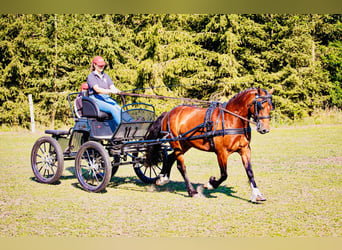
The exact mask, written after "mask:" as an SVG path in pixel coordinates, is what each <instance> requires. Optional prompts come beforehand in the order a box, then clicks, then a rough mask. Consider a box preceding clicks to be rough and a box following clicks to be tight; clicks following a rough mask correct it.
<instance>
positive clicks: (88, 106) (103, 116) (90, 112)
mask: <svg viewBox="0 0 342 250" xmlns="http://www.w3.org/2000/svg"><path fill="white" fill-rule="evenodd" d="M82 116H84V117H88V118H97V119H100V120H112V119H113V117H112V115H111V114H109V113H106V112H103V111H100V110H99V107H98V106H97V104H96V102H95V101H94V100H93V99H91V98H89V97H87V96H82Z"/></svg>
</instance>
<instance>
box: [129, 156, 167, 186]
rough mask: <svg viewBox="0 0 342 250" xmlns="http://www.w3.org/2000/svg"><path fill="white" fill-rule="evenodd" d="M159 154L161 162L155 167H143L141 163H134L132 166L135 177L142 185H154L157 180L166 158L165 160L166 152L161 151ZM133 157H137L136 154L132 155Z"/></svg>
mask: <svg viewBox="0 0 342 250" xmlns="http://www.w3.org/2000/svg"><path fill="white" fill-rule="evenodd" d="M161 153H162V157H163V158H162V159H163V160H162V161H161V162H159V163H158V164H157V165H153V166H151V167H149V166H145V165H144V164H143V163H135V164H134V165H133V167H134V171H135V173H136V175H137V176H138V177H139V179H140V180H142V181H143V182H144V183H147V184H155V183H156V181H157V180H158V179H159V175H160V172H161V170H162V168H163V164H164V163H165V162H166V158H167V152H166V151H162V152H161ZM133 155H134V156H138V155H137V154H133Z"/></svg>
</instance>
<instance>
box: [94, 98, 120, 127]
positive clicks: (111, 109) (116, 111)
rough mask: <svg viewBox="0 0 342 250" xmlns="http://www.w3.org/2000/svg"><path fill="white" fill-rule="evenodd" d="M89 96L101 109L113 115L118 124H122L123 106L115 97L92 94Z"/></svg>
mask: <svg viewBox="0 0 342 250" xmlns="http://www.w3.org/2000/svg"><path fill="white" fill-rule="evenodd" d="M89 97H90V98H92V99H93V100H94V101H95V102H96V104H97V106H98V107H99V110H100V111H103V112H106V113H110V114H111V115H112V116H113V120H114V121H115V123H116V125H119V124H120V122H121V107H120V106H119V104H118V103H117V102H116V101H115V100H114V99H113V98H111V97H110V96H109V95H90V96H89Z"/></svg>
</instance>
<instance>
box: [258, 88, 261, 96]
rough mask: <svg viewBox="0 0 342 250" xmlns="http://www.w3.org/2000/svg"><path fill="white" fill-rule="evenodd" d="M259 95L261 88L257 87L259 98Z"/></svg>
mask: <svg viewBox="0 0 342 250" xmlns="http://www.w3.org/2000/svg"><path fill="white" fill-rule="evenodd" d="M260 95H261V88H260V87H258V96H260Z"/></svg>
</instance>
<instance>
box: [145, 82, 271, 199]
mask: <svg viewBox="0 0 342 250" xmlns="http://www.w3.org/2000/svg"><path fill="white" fill-rule="evenodd" d="M272 93H273V89H272V90H270V91H266V90H264V89H261V88H249V89H246V90H244V91H242V92H240V93H238V94H236V95H235V96H234V97H233V98H231V99H230V100H229V102H228V103H225V104H216V105H214V107H213V108H212V109H211V111H210V112H209V108H200V107H196V106H187V105H181V106H177V107H175V108H173V109H172V110H171V111H169V112H165V113H163V114H162V115H161V116H159V117H158V118H157V119H156V121H155V122H154V123H153V124H152V126H151V127H150V129H149V131H148V133H147V139H158V138H168V139H170V138H171V139H172V138H174V140H171V141H170V145H171V147H172V149H173V152H172V153H171V154H170V155H169V156H168V157H167V161H166V164H164V165H163V168H162V170H161V173H160V175H159V179H158V180H157V182H156V184H157V185H164V184H166V183H167V182H168V181H169V177H170V172H171V167H172V165H173V163H174V162H175V161H177V168H178V170H179V171H180V173H181V175H182V177H183V178H184V181H185V184H186V188H187V191H188V194H189V196H191V197H196V196H199V195H200V194H198V192H197V191H196V190H195V189H194V187H193V186H192V184H191V183H190V181H189V178H188V175H187V172H186V166H185V164H184V154H185V153H186V152H187V151H188V150H189V149H190V148H192V147H194V148H197V149H199V150H203V151H209V152H215V153H216V155H217V160H218V164H219V167H220V173H221V177H220V178H219V179H218V180H216V178H215V177H210V179H209V182H208V183H207V184H206V185H204V187H205V188H207V189H214V188H217V187H218V186H219V185H220V184H221V183H222V182H223V181H225V180H226V179H227V176H228V175H227V160H228V156H229V155H230V154H232V153H234V152H238V153H239V154H240V156H241V159H242V163H243V165H244V167H245V170H246V173H247V176H248V179H249V183H250V186H251V188H252V195H251V198H250V200H251V202H260V201H265V200H266V199H265V197H264V196H263V194H262V193H261V192H260V191H259V189H258V187H257V185H256V183H255V180H254V174H253V171H252V165H251V147H250V142H251V129H250V126H249V123H254V124H256V130H257V131H258V132H259V133H261V134H265V133H268V132H269V131H270V115H269V114H270V111H271V110H273V109H274V104H273V102H272ZM212 106H213V105H212ZM209 113H210V114H209ZM251 118H253V119H254V122H253V121H251V120H250V119H251ZM158 147H160V145H158V144H157V145H153V146H149V147H148V149H147V152H146V164H147V165H148V164H154V163H155V162H154V161H159V160H160V159H158V157H156V155H157V154H158V153H157V152H158ZM150 166H151V165H150Z"/></svg>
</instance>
